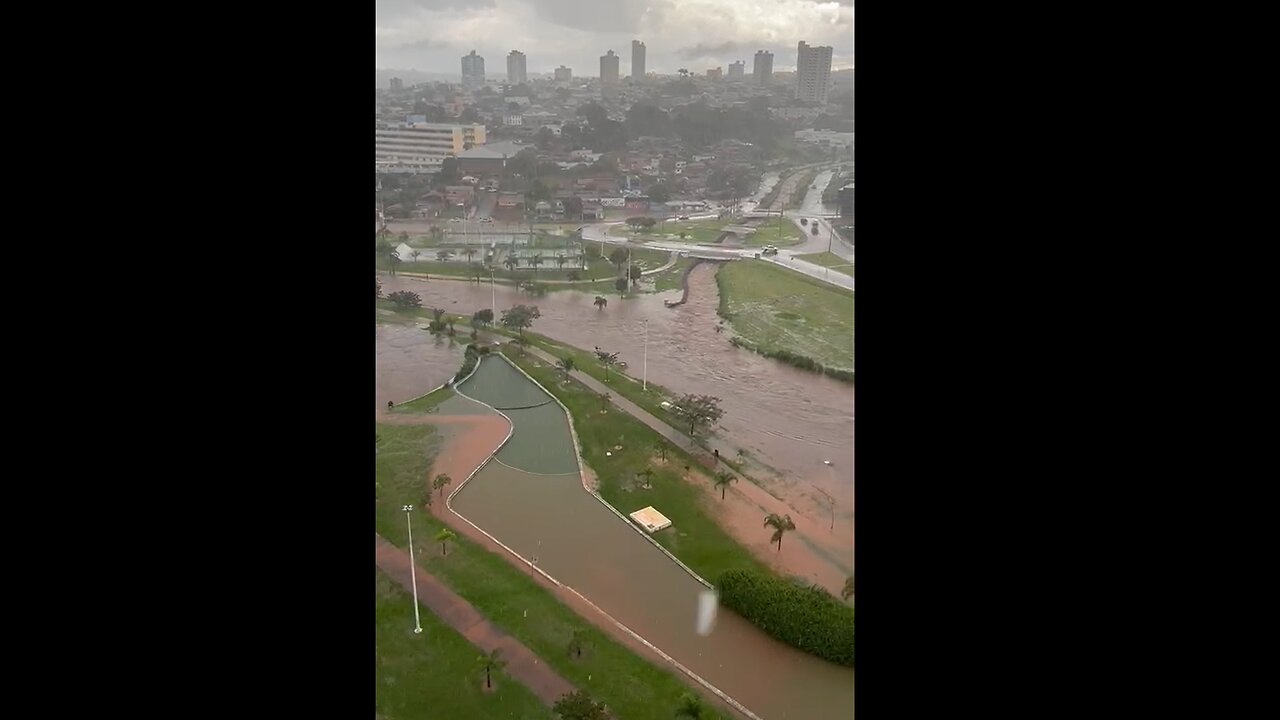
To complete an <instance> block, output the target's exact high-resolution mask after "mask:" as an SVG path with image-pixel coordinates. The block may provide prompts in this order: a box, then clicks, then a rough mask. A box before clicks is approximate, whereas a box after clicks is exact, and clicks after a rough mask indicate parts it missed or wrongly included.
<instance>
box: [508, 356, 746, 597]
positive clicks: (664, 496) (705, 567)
mask: <svg viewBox="0 0 1280 720" xmlns="http://www.w3.org/2000/svg"><path fill="white" fill-rule="evenodd" d="M507 356H508V357H510V358H511V359H512V360H514V361H515V362H516V363H517V364H518V365H519V366H520V367H521V368H523V369H524V371H525V372H527V373H529V374H530V375H531V376H533V378H534V379H536V380H537V381H538V382H539V383H542V386H543V387H545V388H546V389H547V390H549V391H550V392H551V393H552V394H554V395H555V396H556V397H557V398H559V399H560V402H562V403H564V405H565V407H567V408H569V412H570V413H572V415H573V424H574V429H575V430H577V433H578V439H579V441H580V442H581V443H582V456H583V459H584V460H585V461H586V462H587V464H588V465H589V466H590V467H591V469H592V470H594V471H595V474H596V476H597V477H598V478H599V480H600V494H601V496H603V497H604V499H605V500H608V501H609V503H610V504H611V505H613V506H614V507H616V508H617V509H618V510H620V511H622V513H623V514H624V515H625V514H628V513H631V512H634V511H636V510H640V509H642V508H644V507H646V506H648V505H653V506H655V507H661V508H663V513H664V514H665V515H667V517H669V518H670V519H671V522H672V523H676V524H678V526H679V527H680V529H681V533H683V535H682V534H678V533H663V534H660V535H656V536H654V539H655V540H657V541H658V542H659V543H661V544H662V546H663V547H665V548H667V549H668V550H670V551H671V553H672V554H673V555H675V556H676V557H678V558H680V560H681V561H683V562H684V563H685V564H686V565H688V566H689V567H691V568H693V570H694V572H696V573H698V574H699V575H701V576H702V577H704V578H708V579H710V580H712V581H713V582H714V578H718V577H720V574H721V573H723V572H724V571H726V570H732V569H739V568H742V569H753V570H755V571H757V572H765V573H767V572H769V571H768V570H767V569H766V568H765V567H764V566H763V565H761V564H760V563H759V562H758V561H757V560H756V559H755V558H754V557H752V556H751V553H750V552H748V551H747V550H746V548H744V547H742V546H741V545H739V544H738V543H737V541H735V540H734V539H733V538H731V537H729V535H728V534H727V533H726V532H725V531H724V530H723V529H722V528H721V527H720V526H719V524H717V523H716V521H715V520H714V519H712V517H711V513H710V511H709V510H710V508H708V507H706V505H705V504H706V503H710V502H718V496H717V500H711V499H710V497H709V496H708V495H705V494H704V493H703V491H702V490H701V489H700V488H698V487H695V486H693V485H691V484H690V483H688V482H685V481H684V479H683V478H682V474H683V469H684V466H686V465H688V466H689V467H690V468H691V471H692V472H698V473H701V474H703V475H704V477H708V478H709V474H708V473H707V471H706V470H705V469H703V468H702V467H701V465H699V464H698V463H697V462H696V461H695V460H693V458H691V457H689V456H688V455H687V454H686V453H684V452H683V451H682V450H680V449H678V448H675V447H671V446H670V444H669V443H667V441H666V440H665V439H663V438H662V436H660V435H658V433H656V432H654V431H653V430H652V429H651V428H650V427H649V426H647V425H645V424H644V423H642V422H640V421H639V420H637V419H635V418H633V417H631V416H630V415H628V414H626V413H625V412H622V411H621V410H619V409H618V408H617V407H613V408H612V409H610V410H609V412H607V413H605V414H603V415H602V414H601V413H600V407H601V402H600V396H599V395H597V394H596V393H595V391H593V390H591V389H590V388H588V387H586V386H584V385H582V384H581V383H579V382H577V381H576V380H570V381H569V382H567V383H565V384H563V385H562V384H560V383H561V381H560V377H561V375H560V372H559V371H558V370H556V369H555V368H552V367H549V366H548V365H547V364H546V363H544V362H542V361H539V360H537V359H536V358H533V357H532V356H529V355H525V356H524V357H519V353H508V354H507ZM621 382H625V381H620V380H616V379H615V381H614V382H613V383H611V384H612V385H617V384H620V383H621ZM660 412H661V411H660ZM685 429H686V430H688V428H687V427H686V428H685ZM659 441H661V442H662V443H663V444H665V445H667V462H665V463H664V462H661V461H660V460H654V459H653V458H654V456H655V455H659V457H660V454H659V453H658V452H657V451H656V450H655V449H654V445H655V443H657V442H659ZM615 445H622V446H623V448H624V450H622V451H621V452H618V451H614V450H613V447H614V446H615ZM606 451H608V452H612V453H613V454H612V455H606V454H605V453H606ZM645 468H651V469H652V470H654V474H653V477H652V479H651V485H652V488H650V489H640V486H641V485H642V482H641V481H640V480H638V479H637V478H636V473H638V472H640V471H641V470H644V469H645ZM668 510H669V512H668Z"/></svg>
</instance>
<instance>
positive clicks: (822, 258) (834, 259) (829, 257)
mask: <svg viewBox="0 0 1280 720" xmlns="http://www.w3.org/2000/svg"><path fill="white" fill-rule="evenodd" d="M795 257H796V258H798V259H800V260H806V261H808V262H811V263H814V264H815V265H821V266H822V267H829V268H831V269H832V270H834V271H836V272H842V273H844V274H845V275H848V276H849V277H853V263H851V262H849V261H848V260H845V259H844V258H842V257H840V256H839V255H836V254H835V253H830V252H820V253H813V254H811V255H796V256H795Z"/></svg>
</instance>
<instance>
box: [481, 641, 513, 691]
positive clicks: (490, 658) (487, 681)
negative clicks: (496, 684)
mask: <svg viewBox="0 0 1280 720" xmlns="http://www.w3.org/2000/svg"><path fill="white" fill-rule="evenodd" d="M476 665H477V666H479V667H482V668H484V686H485V687H488V688H491V687H493V674H492V673H493V671H494V670H499V671H501V670H502V668H504V667H506V666H507V661H506V660H503V659H502V648H494V649H493V652H491V653H489V654H488V655H481V656H480V657H478V658H476Z"/></svg>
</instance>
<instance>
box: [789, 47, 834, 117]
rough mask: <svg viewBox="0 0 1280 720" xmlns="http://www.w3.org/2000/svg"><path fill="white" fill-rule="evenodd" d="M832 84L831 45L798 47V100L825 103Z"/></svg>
mask: <svg viewBox="0 0 1280 720" xmlns="http://www.w3.org/2000/svg"><path fill="white" fill-rule="evenodd" d="M830 85H831V46H830V45H825V46H823V47H809V46H808V45H806V44H805V43H804V41H803V40H801V41H800V44H799V45H798V46H797V48H796V100H801V101H804V102H812V103H818V104H819V105H825V104H826V102H827V89H828V87H830Z"/></svg>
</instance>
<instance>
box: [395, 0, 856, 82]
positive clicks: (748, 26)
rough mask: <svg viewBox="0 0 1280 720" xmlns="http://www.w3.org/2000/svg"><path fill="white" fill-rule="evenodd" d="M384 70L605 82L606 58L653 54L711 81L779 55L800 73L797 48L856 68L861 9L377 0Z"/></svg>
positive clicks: (768, 3) (751, 3) (643, 0)
mask: <svg viewBox="0 0 1280 720" xmlns="http://www.w3.org/2000/svg"><path fill="white" fill-rule="evenodd" d="M375 6H376V14H377V19H376V21H375V35H376V40H377V43H376V48H377V50H376V54H377V58H376V63H377V64H376V67H377V68H379V69H383V68H386V69H397V70H399V69H414V70H419V71H423V72H441V73H459V72H460V69H461V61H460V58H461V57H462V56H463V55H466V54H467V53H468V52H470V51H471V50H475V51H476V53H478V54H479V55H482V56H484V59H485V74H486V75H489V76H495V75H497V76H505V75H506V72H507V61H506V56H507V53H508V52H510V51H511V50H519V51H521V52H523V53H524V54H525V55H526V56H527V57H528V70H529V72H531V73H536V72H551V71H552V70H553V69H555V68H556V67H557V66H559V65H562V64H563V65H567V66H569V67H571V68H573V73H574V75H575V76H578V75H582V76H597V75H599V74H600V56H601V55H604V54H605V51H607V50H613V51H614V53H615V54H617V55H620V56H621V57H622V60H621V62H620V63H619V70H620V71H621V74H623V75H628V74H630V67H631V41H632V40H640V41H642V42H644V43H645V46H646V50H647V52H646V56H647V61H646V69H647V70H648V71H650V72H659V73H675V71H676V70H678V69H680V68H688V69H689V70H690V71H692V72H694V73H697V74H698V75H701V74H703V72H704V71H705V70H706V69H707V68H711V67H716V66H727V65H728V64H729V63H730V62H733V61H735V60H742V61H743V62H744V63H746V72H747V74H748V75H749V74H751V63H752V58H753V57H754V55H755V52H756V50H770V51H772V52H773V54H774V58H773V67H774V69H775V70H790V69H793V68H794V67H795V62H796V43H798V42H799V41H801V40H804V41H805V42H807V43H809V44H810V45H830V46H831V47H832V48H833V50H832V60H831V67H832V69H833V70H838V69H841V68H849V67H853V0H829V1H827V2H817V1H815V0H375Z"/></svg>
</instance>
